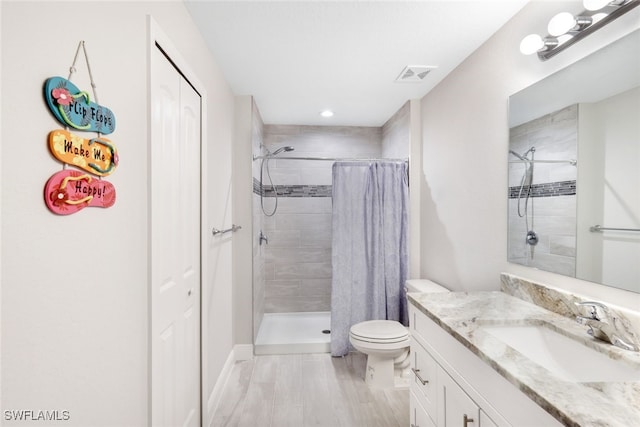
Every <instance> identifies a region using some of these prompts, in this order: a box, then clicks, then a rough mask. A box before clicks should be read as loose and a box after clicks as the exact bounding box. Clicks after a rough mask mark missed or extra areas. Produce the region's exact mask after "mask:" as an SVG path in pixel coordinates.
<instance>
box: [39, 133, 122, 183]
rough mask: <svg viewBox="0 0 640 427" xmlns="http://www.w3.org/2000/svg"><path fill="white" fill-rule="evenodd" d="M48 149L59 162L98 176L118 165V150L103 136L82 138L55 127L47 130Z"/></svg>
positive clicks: (106, 173) (105, 174) (108, 172)
mask: <svg viewBox="0 0 640 427" xmlns="http://www.w3.org/2000/svg"><path fill="white" fill-rule="evenodd" d="M49 150H50V151H51V154H53V156H54V157H55V158H56V159H58V160H60V161H61V162H63V163H66V164H68V165H72V166H76V167H78V168H80V169H83V170H85V171H87V172H90V173H92V174H95V175H99V176H107V175H110V174H111V173H113V171H114V170H115V168H116V166H118V160H119V158H118V150H117V149H116V147H115V145H113V143H112V142H111V140H109V139H107V138H104V137H99V138H91V139H89V138H82V137H80V136H77V135H74V134H72V133H71V132H68V131H66V130H63V129H57V130H54V131H51V132H49Z"/></svg>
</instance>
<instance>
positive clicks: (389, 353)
mask: <svg viewBox="0 0 640 427" xmlns="http://www.w3.org/2000/svg"><path fill="white" fill-rule="evenodd" d="M405 286H406V290H407V292H423V293H435V292H449V291H448V290H447V289H446V288H444V287H442V286H440V285H438V284H437V283H434V282H432V281H431V280H423V279H416V280H407V281H406V283H405ZM349 341H350V342H351V345H353V347H354V348H355V349H356V350H358V351H360V352H361V353H364V354H366V355H367V368H366V373H365V382H366V383H367V385H369V386H371V387H377V388H407V387H409V384H410V376H409V374H410V370H409V366H410V364H411V360H410V358H409V344H410V341H411V340H410V335H409V329H408V328H405V327H404V326H403V325H402V324H401V323H400V322H396V321H394V320H368V321H366V322H360V323H357V324H355V325H353V326H352V327H351V329H350V331H349Z"/></svg>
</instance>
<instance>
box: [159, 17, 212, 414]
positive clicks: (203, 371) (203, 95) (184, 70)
mask: <svg viewBox="0 0 640 427" xmlns="http://www.w3.org/2000/svg"><path fill="white" fill-rule="evenodd" d="M147 35H148V39H147V41H148V43H147V93H148V94H149V95H148V96H147V135H148V136H147V148H148V150H147V152H148V153H149V155H148V158H147V165H149V167H148V169H147V178H150V176H151V146H152V145H151V144H152V113H151V112H152V105H151V101H152V100H151V80H152V75H153V70H152V67H151V63H152V61H151V55H152V54H153V52H154V49H158V48H160V50H161V51H162V52H163V53H164V55H165V56H166V57H167V58H168V59H169V61H170V62H172V63H173V65H174V67H175V68H176V69H177V70H178V72H179V73H180V74H182V75H183V76H184V78H185V79H186V80H187V82H188V83H189V84H190V85H191V86H192V87H193V88H194V89H195V90H196V92H198V94H199V95H200V99H201V102H200V200H199V202H200V336H199V337H198V339H199V341H200V422H201V423H204V422H205V420H208V414H207V412H208V408H207V398H206V393H205V390H206V387H205V384H204V382H205V381H206V378H208V363H206V361H207V360H208V359H207V346H206V345H203V344H204V343H203V338H202V337H205V336H208V335H207V334H208V330H207V323H208V322H205V321H204V319H207V318H208V317H209V313H208V311H207V308H206V307H207V304H203V301H207V299H208V297H209V295H208V288H207V286H203V284H204V283H205V279H206V278H207V277H209V267H208V265H207V263H206V262H205V259H206V256H205V254H206V247H207V246H206V243H207V239H206V238H205V236H206V235H205V234H204V232H205V231H206V218H208V215H207V214H208V212H207V203H206V200H205V199H204V195H205V194H208V186H207V182H208V180H207V168H206V166H207V164H206V159H207V144H206V143H205V141H207V101H208V98H207V91H206V89H205V85H204V84H203V83H202V81H201V80H200V79H199V78H198V76H197V74H196V73H195V72H194V71H193V69H192V68H191V66H190V65H189V62H188V61H187V60H185V59H184V57H183V56H182V55H181V54H180V51H179V50H178V49H177V48H176V47H175V45H174V44H173V42H172V41H171V39H170V38H169V37H168V36H167V35H166V34H165V33H164V31H162V29H161V28H160V26H159V25H158V23H157V22H156V21H155V20H154V19H153V17H152V16H151V15H147ZM147 194H148V201H147V219H148V228H147V245H148V246H147V260H148V261H147V264H148V268H147V276H148V283H147V301H148V304H147V305H148V316H147V322H148V324H147V347H148V348H147V354H148V358H147V360H148V364H147V365H148V366H147V379H148V380H147V383H148V393H147V419H148V423H147V424H148V425H149V426H151V422H152V415H153V408H152V403H153V399H152V393H153V384H152V379H153V378H152V361H153V360H152V356H153V354H152V349H153V348H152V339H153V337H152V331H151V325H152V317H151V316H152V313H153V310H154V307H153V303H152V294H151V292H152V285H153V284H152V277H151V276H152V275H151V271H152V263H151V261H152V259H151V219H152V217H151V216H152V212H151V179H148V181H147Z"/></svg>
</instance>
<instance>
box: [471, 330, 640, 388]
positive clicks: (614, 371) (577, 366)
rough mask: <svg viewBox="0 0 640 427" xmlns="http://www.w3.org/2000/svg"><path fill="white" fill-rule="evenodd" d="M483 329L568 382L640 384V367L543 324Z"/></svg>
mask: <svg viewBox="0 0 640 427" xmlns="http://www.w3.org/2000/svg"><path fill="white" fill-rule="evenodd" d="M480 330H482V331H484V332H486V333H488V334H490V335H492V336H493V337H495V338H497V339H498V340H500V341H502V342H503V343H505V344H506V345H508V346H509V347H511V348H513V349H514V350H517V351H518V352H519V353H520V354H522V355H523V356H526V357H527V358H528V359H530V360H531V361H533V362H535V363H536V364H538V365H540V366H542V367H544V368H545V369H547V370H548V371H550V372H552V373H553V374H555V375H556V376H558V377H559V378H561V379H564V380H566V381H572V382H624V381H640V365H636V366H633V365H632V364H630V363H625V362H622V361H618V360H614V359H612V358H610V357H608V356H606V355H605V354H602V353H599V352H598V351H596V350H595V349H592V348H590V347H587V346H586V345H584V344H582V343H581V342H579V341H577V340H574V339H572V338H570V337H567V336H564V335H562V334H560V333H558V332H556V331H554V330H552V329H549V328H548V327H546V326H545V325H544V324H541V325H537V324H528V325H499V326H496V325H491V326H483V327H481V328H480ZM585 333H586V331H585Z"/></svg>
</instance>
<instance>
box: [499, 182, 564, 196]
mask: <svg viewBox="0 0 640 427" xmlns="http://www.w3.org/2000/svg"><path fill="white" fill-rule="evenodd" d="M518 193H520V186H519V185H515V186H513V187H509V198H510V199H517V198H518ZM575 194H576V180H575V179H574V180H572V181H557V182H547V183H544V184H533V185H532V186H531V197H557V196H573V195H575Z"/></svg>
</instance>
